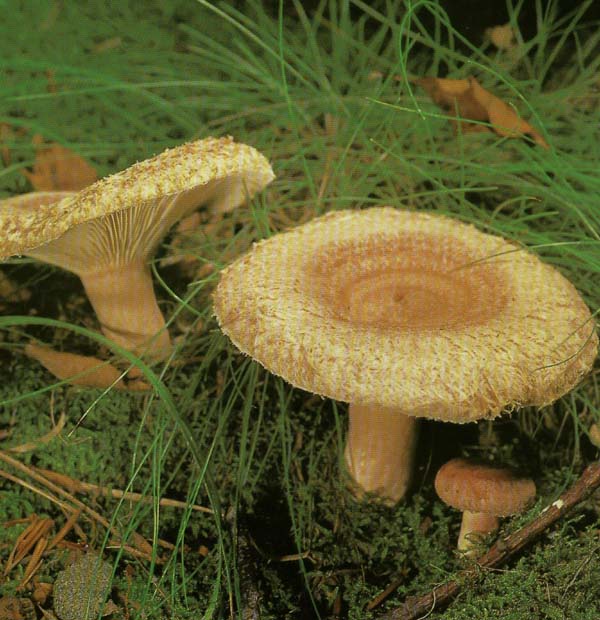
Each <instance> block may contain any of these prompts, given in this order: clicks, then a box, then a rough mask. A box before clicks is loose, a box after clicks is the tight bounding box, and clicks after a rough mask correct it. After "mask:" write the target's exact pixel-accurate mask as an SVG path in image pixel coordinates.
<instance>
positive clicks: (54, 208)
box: [0, 136, 275, 260]
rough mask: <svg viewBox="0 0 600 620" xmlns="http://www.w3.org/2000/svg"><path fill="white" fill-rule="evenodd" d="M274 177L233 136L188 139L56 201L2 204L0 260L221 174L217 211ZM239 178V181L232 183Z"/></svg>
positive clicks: (233, 204) (213, 196)
mask: <svg viewBox="0 0 600 620" xmlns="http://www.w3.org/2000/svg"><path fill="white" fill-rule="evenodd" d="M274 178H275V175H274V174H273V170H272V169H271V166H270V165H269V162H268V161H267V159H266V158H265V157H264V155H262V154H261V153H259V152H258V151H257V150H256V149H254V148H253V147H251V146H248V145H246V144H241V143H236V142H234V141H233V138H231V137H229V136H228V137H224V138H212V137H211V138H206V139H204V140H197V141H195V142H189V143H187V144H183V145H181V146H177V147H175V148H172V149H167V150H166V151H164V152H162V153H160V154H159V155H157V156H155V157H153V158H151V159H146V160H144V161H141V162H138V163H137V164H134V165H132V166H130V167H129V168H127V169H125V170H123V171H122V172H119V173H117V174H114V175H111V176H108V177H105V178H103V179H100V180H99V181H97V182H96V183H94V184H92V185H90V186H88V187H86V188H85V189H83V190H81V191H79V192H77V193H76V194H74V195H73V196H69V197H67V198H64V199H63V200H60V201H59V202H58V203H54V204H45V205H44V204H41V205H39V207H38V208H37V209H35V210H27V209H18V208H16V206H17V204H15V205H14V207H15V208H12V206H11V205H10V204H7V203H6V201H4V202H3V203H2V208H1V209H0V229H1V230H2V232H3V234H2V238H1V239H0V260H3V259H5V258H8V257H10V256H13V255H15V254H23V253H26V252H27V250H31V249H34V248H37V247H39V246H40V245H43V244H45V243H48V242H49V241H52V240H54V239H56V238H58V237H60V236H61V235H62V234H63V233H65V232H66V231H67V230H69V229H70V228H73V227H74V226H76V225H78V224H82V223H85V222H88V221H91V220H94V219H97V218H101V217H103V216H106V215H110V214H112V213H116V212H119V211H123V210H126V209H129V208H131V207H134V206H140V205H148V206H152V205H155V204H156V203H158V202H159V201H161V199H163V198H165V197H166V196H171V195H177V194H180V193H182V192H185V191H187V190H194V189H195V188H199V187H202V186H204V185H208V184H209V183H214V182H216V181H219V180H222V182H223V187H215V190H214V193H212V194H211V196H209V198H210V200H211V201H212V207H213V209H214V210H216V211H227V210H230V209H232V208H235V207H236V206H237V205H238V204H240V203H241V202H243V201H244V199H245V198H246V196H247V195H249V196H252V195H253V194H254V193H255V192H256V191H258V190H259V189H262V188H263V187H264V186H266V185H267V184H268V183H270V182H271V181H272V180H273V179H274ZM236 181H237V183H236Z"/></svg>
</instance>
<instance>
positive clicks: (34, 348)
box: [25, 343, 148, 391]
mask: <svg viewBox="0 0 600 620" xmlns="http://www.w3.org/2000/svg"><path fill="white" fill-rule="evenodd" d="M25 354H26V355H28V356H29V357H31V358H33V359H35V360H37V361H38V362H40V364H41V365H42V366H44V368H46V370H48V371H50V372H51V373H52V374H53V375H54V376H55V377H57V378H58V379H60V380H61V381H65V380H66V381H68V382H69V383H71V384H72V385H81V386H85V387H96V388H109V387H112V388H115V389H117V390H128V389H132V390H134V391H141V390H146V389H148V386H147V385H146V384H145V383H143V382H142V381H140V380H136V381H134V382H132V385H131V386H128V385H125V383H124V381H123V379H122V373H121V372H120V371H119V370H117V369H116V368H115V367H114V366H113V365H112V364H109V363H108V362H105V361H103V360H101V359H98V358H97V357H91V356H86V355H77V354H75V353H65V352H60V351H54V349H51V348H49V347H43V346H40V345H36V344H31V343H30V344H28V345H26V346H25Z"/></svg>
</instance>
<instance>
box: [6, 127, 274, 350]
mask: <svg viewBox="0 0 600 620" xmlns="http://www.w3.org/2000/svg"><path fill="white" fill-rule="evenodd" d="M273 178H274V175H273V171H272V169H271V167H270V165H269V163H268V161H267V160H266V159H265V157H264V156H263V155H262V154H260V153H259V152H258V151H257V150H256V149H254V148H252V147H250V146H247V145H245V144H239V143H235V142H234V141H233V139H232V138H229V137H228V138H206V139H204V140H198V141H196V142H190V143H188V144H183V145H181V146H179V147H176V148H173V149H169V150H167V151H165V152H163V153H161V154H160V155H157V156H156V157H154V158H152V159H148V160H145V161H142V162H139V163H137V164H134V165H133V166H131V167H130V168H127V169H126V170H124V171H122V172H120V173H118V174H115V175H113V176H109V177H106V178H104V179H102V180H100V181H98V182H96V183H94V184H93V185H90V186H89V187H86V188H85V189H83V190H81V191H79V192H77V193H76V194H73V195H70V196H67V197H64V198H63V199H62V200H60V201H59V202H53V203H52V204H39V202H38V203H37V204H31V203H30V202H28V200H29V198H27V197H23V198H21V197H19V198H16V199H10V200H7V201H3V202H2V203H0V229H1V230H2V231H3V236H2V239H0V259H2V258H8V257H10V256H13V255H15V254H26V255H28V256H32V257H34V258H37V259H39V260H42V261H44V262H47V263H51V264H53V265H57V266H59V267H62V268H63V269H67V270H69V271H72V272H74V273H76V274H77V275H78V276H79V277H80V278H81V281H82V283H83V286H84V288H85V290H86V293H87V295H88V297H89V300H90V302H91V304H92V306H93V307H94V310H95V311H96V314H97V316H98V319H99V321H100V325H101V327H102V331H103V332H104V334H105V335H106V336H108V337H109V338H111V339H112V340H113V341H115V342H117V343H118V344H120V345H121V346H123V347H125V348H126V349H129V350H132V351H135V352H137V353H140V354H141V353H144V354H146V355H148V356H149V357H151V358H154V359H162V358H164V357H165V356H166V355H167V354H168V352H169V350H170V346H171V344H170V338H169V333H168V331H167V329H166V327H165V320H164V318H163V315H162V313H161V311H160V309H159V308H158V305H157V301H156V297H155V295H154V289H153V286H152V278H151V275H150V269H149V266H148V261H149V259H150V258H151V257H152V254H153V253H154V251H155V250H156V248H157V246H158V244H159V243H160V241H161V239H162V238H163V236H164V235H165V233H166V232H167V231H168V230H169V228H171V226H172V225H173V224H174V223H175V222H176V221H177V220H178V219H179V218H181V217H183V216H185V215H187V214H189V213H191V212H192V211H193V210H195V209H196V208H197V207H199V206H201V205H206V206H208V207H209V208H211V209H213V210H215V211H219V212H222V211H227V210H230V209H232V208H234V207H236V206H237V205H239V204H241V203H242V202H243V201H244V200H245V199H246V198H247V197H251V196H252V195H253V194H254V193H255V192H257V191H259V190H260V189H262V188H263V187H265V186H266V185H267V184H268V183H269V182H270V181H271V180H272V179H273ZM34 202H35V201H34Z"/></svg>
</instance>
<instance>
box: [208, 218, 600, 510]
mask: <svg viewBox="0 0 600 620" xmlns="http://www.w3.org/2000/svg"><path fill="white" fill-rule="evenodd" d="M214 309H215V314H216V316H217V319H218V321H219V324H220V326H221V329H222V330H223V331H224V332H225V334H227V335H228V336H229V337H230V338H231V340H232V341H233V343H234V344H235V345H236V346H237V347H238V348H239V349H240V350H241V351H243V352H244V353H247V354H248V355H250V356H252V357H253V358H254V359H256V360H257V361H258V362H260V363H261V364H262V365H264V366H265V367H266V368H267V369H269V370H270V371H271V372H273V373H275V374H277V375H280V376H282V377H283V378H285V379H286V380H287V381H289V382H290V383H291V384H293V385H294V386H297V387H300V388H302V389H305V390H308V391H310V392H313V393H316V394H320V395H323V396H327V397H330V398H335V399H337V400H341V401H346V402H349V403H350V408H349V416H350V423H349V434H348V441H347V445H346V463H347V467H348V470H349V472H350V474H351V476H352V478H353V479H354V481H355V482H356V483H357V484H358V486H359V488H362V489H364V490H366V491H369V492H376V493H378V494H379V495H380V496H382V497H384V498H386V499H387V500H388V501H392V502H394V501H397V500H399V499H400V498H402V497H403V495H404V494H405V492H406V490H407V487H408V485H409V482H410V477H411V472H412V460H413V455H414V452H415V442H416V430H417V428H416V419H417V418H420V417H425V418H432V419H436V420H443V421H452V422H470V421H473V420H477V419H480V418H493V417H495V416H497V415H499V414H500V413H501V412H502V411H504V410H506V409H510V408H514V407H520V406H524V405H535V406H542V405H546V404H548V403H551V402H552V401H554V400H555V399H557V398H559V397H560V396H561V395H563V394H565V393H566V392H567V391H569V390H570V389H571V388H573V387H574V386H575V385H576V384H577V383H578V382H579V380H580V379H581V378H582V376H583V375H584V374H585V373H586V372H588V370H589V369H590V367H591V364H592V361H593V359H594V358H595V356H596V353H597V348H598V338H597V336H596V334H595V331H594V324H593V322H592V321H591V320H590V312H589V310H588V308H587V307H586V305H585V303H584V302H583V300H582V299H581V297H580V296H579V294H578V293H577V291H576V290H575V288H574V287H573V286H572V285H571V284H570V283H569V282H568V280H567V279H566V278H564V277H563V276H562V275H561V274H560V273H559V272H558V271H557V270H556V269H554V268H552V267H551V266H549V265H546V264H544V263H542V262H541V261H540V260H539V259H538V258H537V257H536V256H534V255H533V254H532V253H530V252H528V251H527V250H526V249H524V248H522V247H519V246H517V245H515V244H512V243H510V242H508V241H506V240H505V239H502V238H500V237H497V236H492V235H488V234H485V233H483V232H481V231H479V230H477V229H476V228H475V227H474V226H472V225H467V224H464V223H461V222H459V221H457V220H454V219H451V218H448V217H443V216H440V215H436V214H429V213H422V212H410V211H402V210H397V209H393V208H390V207H383V208H372V209H366V210H363V211H338V212H333V213H329V214H327V215H325V216H323V217H320V218H318V219H315V220H313V221H312V222H309V223H308V224H305V225H303V226H299V227H298V228H296V229H294V230H292V231H290V232H286V233H282V234H278V235H275V236H273V237H271V238H269V239H267V240H264V241H261V242H259V243H257V244H255V245H254V247H253V249H252V250H251V251H250V252H249V253H248V254H246V255H245V256H243V257H241V258H239V259H238V260H236V261H235V262H234V263H233V264H231V265H230V266H229V267H227V268H226V269H224V270H223V272H222V274H221V280H220V283H219V285H218V287H217V289H216V291H215V294H214Z"/></svg>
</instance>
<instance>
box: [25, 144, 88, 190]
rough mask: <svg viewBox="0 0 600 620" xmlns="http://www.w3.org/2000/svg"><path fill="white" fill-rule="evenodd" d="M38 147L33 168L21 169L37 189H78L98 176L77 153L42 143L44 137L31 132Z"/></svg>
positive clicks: (55, 145)
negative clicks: (30, 169)
mask: <svg viewBox="0 0 600 620" xmlns="http://www.w3.org/2000/svg"><path fill="white" fill-rule="evenodd" d="M33 143H34V144H35V145H36V146H37V147H38V150H37V153H36V156H35V162H34V164H33V170H32V171H29V170H23V171H22V172H23V174H24V175H25V176H26V177H27V179H29V182H30V183H31V185H33V188H34V189H35V190H37V191H53V190H59V191H78V190H80V189H83V188H84V187H87V186H88V185H91V184H92V183H94V181H96V180H97V179H98V175H97V173H96V170H95V169H94V168H93V167H92V166H91V165H90V164H89V163H88V162H87V161H86V160H85V159H83V157H80V156H79V155H77V154H76V153H73V152H72V151H70V150H69V149H68V148H66V147H64V146H61V145H60V144H56V143H52V144H49V145H47V146H44V145H43V138H42V137H41V136H39V135H36V136H34V138H33Z"/></svg>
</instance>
